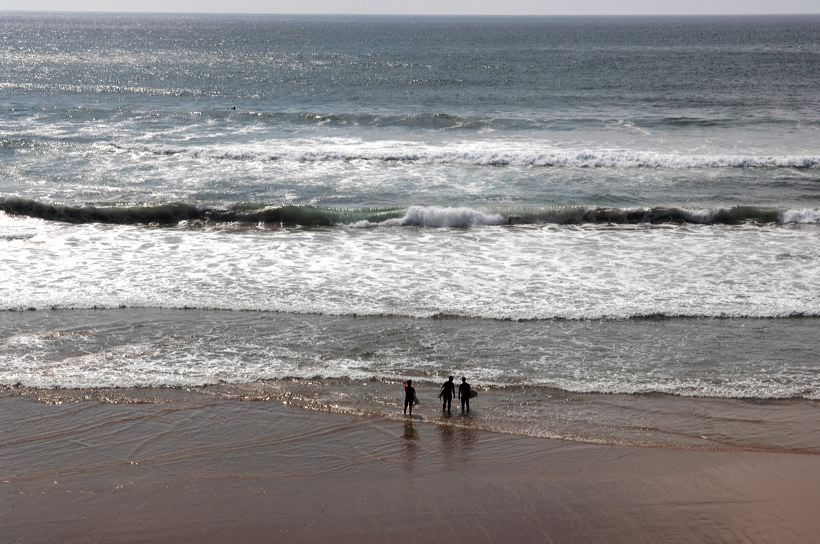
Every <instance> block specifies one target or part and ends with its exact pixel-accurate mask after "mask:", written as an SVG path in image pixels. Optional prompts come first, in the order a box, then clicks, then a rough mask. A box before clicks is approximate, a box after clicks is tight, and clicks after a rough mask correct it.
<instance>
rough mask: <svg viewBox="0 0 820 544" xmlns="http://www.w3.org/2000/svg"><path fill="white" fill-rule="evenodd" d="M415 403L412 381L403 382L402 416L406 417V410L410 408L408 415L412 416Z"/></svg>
mask: <svg viewBox="0 0 820 544" xmlns="http://www.w3.org/2000/svg"><path fill="white" fill-rule="evenodd" d="M415 403H416V388H415V387H413V380H407V381H406V382H404V415H407V408H408V407H409V408H410V415H411V416H412V415H413V405H414V404H415Z"/></svg>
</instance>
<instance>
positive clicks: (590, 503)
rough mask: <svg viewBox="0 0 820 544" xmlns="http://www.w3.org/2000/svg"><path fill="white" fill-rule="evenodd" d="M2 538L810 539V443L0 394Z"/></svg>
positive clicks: (813, 458)
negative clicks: (598, 439)
mask: <svg viewBox="0 0 820 544" xmlns="http://www.w3.org/2000/svg"><path fill="white" fill-rule="evenodd" d="M0 405H2V408H3V409H2V410H0V413H2V414H3V416H0V417H2V419H3V421H2V428H3V429H5V431H4V433H3V436H2V438H1V439H0V459H2V462H0V467H2V469H0V470H2V474H0V504H3V508H0V512H2V514H1V515H2V517H1V518H0V530H2V532H3V534H4V535H5V537H6V538H8V539H9V540H8V541H9V542H49V541H55V540H59V541H61V542H194V541H196V542H224V541H243V542H270V541H277V540H279V541H288V542H331V541H332V542H376V541H383V540H384V539H385V538H389V539H390V540H391V541H398V542H410V541H417V540H418V539H420V538H424V539H427V540H433V541H436V540H440V539H442V538H443V537H444V536H450V535H451V534H452V535H460V536H467V535H469V537H470V538H471V539H473V540H476V539H477V540H479V541H482V542H495V541H509V540H513V539H515V540H519V541H523V542H535V541H538V542H549V541H554V542H637V541H664V542H718V541H724V540H733V541H738V542H762V541H765V542H809V541H811V538H813V537H814V536H816V535H817V534H820V515H818V513H820V512H818V509H819V508H820V470H818V469H820V456H817V455H796V454H789V453H761V452H747V451H724V452H708V451H699V450H686V449H672V448H641V447H622V446H607V445H596V444H583V443H573V442H569V441H564V440H555V439H547V438H532V437H521V436H510V435H501V434H497V433H490V432H486V431H482V430H479V429H476V428H473V427H471V426H470V425H466V426H455V425H448V424H443V425H426V424H424V423H423V422H421V421H418V420H415V419H409V418H408V419H405V420H403V421H395V420H388V419H375V418H374V419H371V418H363V417H357V416H353V415H346V414H329V413H318V412H312V411H307V410H302V409H299V408H294V407H288V406H283V405H282V404H280V403H278V402H247V401H231V400H220V401H216V402H214V401H213V400H211V399H203V398H195V396H193V395H191V396H189V397H188V398H184V399H176V400H175V401H174V402H173V403H171V404H105V403H100V402H97V401H88V402H79V403H70V404H62V405H50V404H44V403H42V402H39V401H37V400H35V399H33V398H29V397H22V396H16V395H9V394H8V393H0Z"/></svg>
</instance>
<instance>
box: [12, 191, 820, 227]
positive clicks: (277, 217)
mask: <svg viewBox="0 0 820 544" xmlns="http://www.w3.org/2000/svg"><path fill="white" fill-rule="evenodd" d="M0 211H2V212H5V213H6V214H8V215H11V216H20V217H30V218H36V219H42V220H46V221H60V222H65V223H75V224H78V223H105V224H120V225H151V224H156V225H177V224H179V223H182V222H188V223H192V222H194V223H195V222H200V223H203V224H214V225H218V224H226V223H246V224H268V225H287V226H306V227H322V226H324V227H331V226H350V227H355V228H368V227H403V226H408V227H428V228H448V227H450V228H452V227H462V228H464V227H479V226H489V225H532V224H554V225H582V224H625V225H637V224H665V223H672V224H684V223H691V224H706V225H714V224H724V225H737V224H743V223H751V224H818V223H820V210H816V209H810V208H806V209H788V210H783V209H777V208H765V207H756V206H736V207H733V208H716V209H689V208H680V207H662V206H655V207H635V208H610V207H599V206H554V207H543V208H504V209H497V210H492V209H491V210H476V209H472V208H465V207H439V206H410V207H408V208H321V207H316V206H295V205H289V206H280V207H271V206H258V205H236V206H232V207H228V208H213V207H204V206H196V205H193V204H185V203H168V204H160V205H153V206H150V205H147V206H122V207H117V206H112V207H98V206H67V205H61V204H49V203H45V202H38V201H36V200H30V199H24V198H18V197H6V198H0Z"/></svg>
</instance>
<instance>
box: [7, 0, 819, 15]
mask: <svg viewBox="0 0 820 544" xmlns="http://www.w3.org/2000/svg"><path fill="white" fill-rule="evenodd" d="M0 9H4V10H36V9H39V10H78V11H114V10H116V11H158V12H169V11H170V12H175V11H181V12H217V13H390V14H476V15H487V14H503V15H567V14H584V15H593V14H601V15H609V14H625V15H626V14H630V15H631V14H717V13H820V0H675V1H671V0H620V1H618V2H614V1H613V0H301V1H300V0H118V1H113V2H112V1H111V0H0Z"/></svg>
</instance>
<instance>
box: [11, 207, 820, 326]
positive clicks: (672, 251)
mask: <svg viewBox="0 0 820 544" xmlns="http://www.w3.org/2000/svg"><path fill="white" fill-rule="evenodd" d="M406 217H407V220H412V221H416V222H419V223H421V222H424V223H425V224H428V225H430V224H434V225H440V226H463V225H467V224H472V223H473V222H476V221H483V222H490V223H492V222H496V221H499V218H498V217H497V216H493V215H487V214H483V213H481V212H478V211H476V210H471V209H448V208H423V207H419V208H416V209H415V210H414V211H413V212H412V213H410V212H408V216H406ZM397 221H398V222H399V223H401V222H403V221H405V218H402V219H399V220H397ZM24 224H25V225H27V230H28V229H29V227H30V226H32V225H38V226H36V228H35V229H34V232H36V235H31V236H27V237H13V238H2V237H0V254H2V255H3V258H2V259H0V279H2V280H3V281H2V282H0V301H1V302H0V304H1V305H2V308H12V309H17V308H28V307H37V308H49V307H52V306H57V307H93V306H110V307H117V306H120V305H125V306H144V307H199V308H226V309H249V310H275V311H283V312H309V313H324V314H353V313H355V314H370V315H374V314H389V315H407V316H415V317H425V316H432V315H438V314H453V315H464V316H475V317H486V318H500V319H505V318H511V319H531V318H571V319H597V318H607V317H609V318H627V317H631V316H636V315H637V316H641V315H656V314H662V315H670V316H738V317H740V316H753V317H776V316H789V315H795V314H803V315H820V284H818V278H820V258H818V257H817V247H820V231H817V230H815V229H784V228H782V227H778V226H776V225H772V226H760V227H755V228H746V227H743V226H738V227H731V226H702V227H700V226H692V225H689V226H671V227H669V228H663V229H641V232H640V235H637V234H635V235H625V234H624V232H622V231H621V230H618V229H611V228H606V227H594V226H588V227H557V226H529V227H514V228H506V227H505V228H497V227H488V228H486V229H481V230H480V231H475V230H469V231H458V232H453V231H452V230H450V229H407V228H402V229H394V228H375V229H330V230H325V229H281V230H275V231H267V230H263V231H240V232H232V231H231V230H176V229H147V228H141V227H135V226H127V227H126V226H104V225H64V224H58V223H49V222H29V221H25V222H24ZM29 232H31V231H30V230H29ZM784 254H790V255H803V256H805V258H801V259H783V258H782V255H784ZM750 255H751V256H754V257H753V258H751V257H750Z"/></svg>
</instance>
